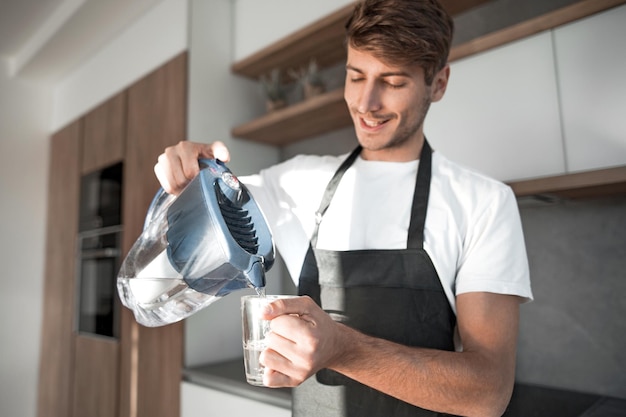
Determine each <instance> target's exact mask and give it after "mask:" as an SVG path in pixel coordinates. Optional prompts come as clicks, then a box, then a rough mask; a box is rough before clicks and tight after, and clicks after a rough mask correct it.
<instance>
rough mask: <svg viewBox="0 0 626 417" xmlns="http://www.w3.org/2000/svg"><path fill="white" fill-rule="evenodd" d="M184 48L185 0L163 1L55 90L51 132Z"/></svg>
mask: <svg viewBox="0 0 626 417" xmlns="http://www.w3.org/2000/svg"><path fill="white" fill-rule="evenodd" d="M186 49H187V1H181V0H163V1H162V2H161V3H159V4H157V5H156V6H155V7H154V8H153V9H152V10H150V11H148V13H146V14H145V15H144V16H143V17H142V18H140V19H139V20H138V21H137V22H135V24H133V26H131V27H129V28H128V29H127V30H126V31H123V32H122V33H120V34H119V36H118V37H117V38H116V39H114V40H113V41H112V42H110V43H109V44H108V45H106V46H105V47H104V48H103V49H102V50H100V51H99V52H98V53H97V54H95V55H94V56H93V57H92V58H91V59H90V60H88V61H87V62H85V63H83V65H81V66H80V67H78V68H77V69H76V70H75V71H74V72H73V73H71V74H70V75H69V76H67V77H66V78H65V79H64V80H63V81H61V82H60V83H58V84H57V85H56V86H55V92H54V105H53V106H54V107H53V119H52V131H57V130H59V129H60V128H61V127H63V126H65V125H66V124H68V123H70V122H71V121H73V120H75V119H76V118H78V117H80V116H81V115H83V114H85V113H86V112H87V111H88V110H90V109H92V108H93V107H95V106H97V105H98V104H100V103H101V102H103V101H105V100H106V99H108V98H109V97H111V96H112V95H114V94H115V93H117V92H118V91H120V90H123V89H124V88H126V87H128V86H129V85H131V84H132V83H133V82H135V81H137V80H138V79H140V78H141V77H143V76H144V75H146V74H148V73H149V72H151V71H152V70H154V69H156V68H157V67H159V66H160V65H161V64H163V63H165V62H167V61H168V60H169V59H171V58H173V57H174V56H175V55H177V54H179V53H181V52H183V51H185V50H186Z"/></svg>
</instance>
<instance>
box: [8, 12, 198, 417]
mask: <svg viewBox="0 0 626 417" xmlns="http://www.w3.org/2000/svg"><path fill="white" fill-rule="evenodd" d="M77 36H80V34H77ZM186 49H187V1H181V0H163V1H162V2H160V3H159V4H158V5H157V6H156V7H154V8H153V9H152V10H150V11H149V12H147V13H146V14H145V15H144V16H143V17H142V18H141V19H139V20H138V21H137V22H136V24H134V25H133V26H132V27H131V28H129V29H128V30H127V31H125V32H122V33H120V35H119V37H118V38H117V39H115V40H114V41H112V42H111V43H110V44H109V45H108V46H106V47H105V48H103V49H102V50H100V51H98V52H97V53H96V54H95V55H94V56H93V58H92V59H90V60H89V61H88V62H85V63H84V64H83V65H82V66H80V67H79V68H77V69H76V70H75V71H74V72H73V73H72V74H69V75H68V76H67V78H65V79H64V80H63V81H61V82H60V83H58V84H56V85H42V84H33V83H30V82H26V81H24V80H21V79H19V78H10V77H9V76H8V68H7V66H6V63H5V62H0V65H1V66H0V196H1V197H0V214H2V220H0V263H1V264H2V275H1V276H0V283H1V284H2V287H1V289H0V334H2V355H0V415H1V416H16V417H34V416H35V415H36V406H37V389H38V387H37V379H38V372H39V346H40V333H41V314H42V300H43V297H45V294H43V273H44V262H45V260H44V251H45V247H44V246H45V225H46V202H47V182H48V181H47V173H48V141H49V138H50V135H51V133H52V132H54V131H57V130H58V129H59V128H61V127H63V126H64V125H66V124H67V123H68V122H70V121H72V120H74V119H75V118H77V117H78V116H80V115H82V114H84V113H86V112H87V111H88V110H90V109H91V108H92V107H94V106H95V105H97V104H98V103H99V102H101V101H103V100H105V99H106V98H108V97H110V96H112V95H113V94H115V93H116V92H117V91H119V90H122V89H123V88H125V87H126V86H128V85H129V84H131V83H132V82H134V81H135V80H137V79H139V78H140V77H142V76H143V75H145V74H147V73H149V72H150V71H152V70H153V69H155V68H156V67H158V66H159V65H160V64H161V63H163V62H165V61H167V60H169V59H170V58H173V57H174V56H175V55H177V54H178V53H180V52H182V51H184V50H186Z"/></svg>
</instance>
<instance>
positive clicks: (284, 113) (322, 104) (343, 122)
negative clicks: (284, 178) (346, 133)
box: [232, 88, 352, 146]
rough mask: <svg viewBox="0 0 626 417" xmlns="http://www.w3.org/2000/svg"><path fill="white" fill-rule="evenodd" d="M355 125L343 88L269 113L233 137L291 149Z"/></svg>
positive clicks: (240, 128)
mask: <svg viewBox="0 0 626 417" xmlns="http://www.w3.org/2000/svg"><path fill="white" fill-rule="evenodd" d="M351 124H352V119H351V118H350V113H349V112H348V108H347V107H346V104H345V101H344V100H343V88H340V89H337V90H334V91H330V92H328V93H324V94H321V95H319V96H316V97H313V98H310V99H308V100H306V101H302V102H300V103H297V104H294V105H292V106H289V107H286V108H283V109H280V110H275V111H273V112H270V113H267V114H265V115H264V116H261V117H259V118H258V119H255V120H252V121H250V122H248V123H245V124H243V125H240V126H237V127H235V128H234V129H233V130H232V135H233V136H234V137H239V138H246V139H249V140H252V141H256V142H263V143H267V144H270V145H278V146H283V145H288V144H290V143H293V142H296V141H299V140H302V139H306V138H308V137H311V136H316V135H321V134H323V133H328V132H331V131H334V130H337V129H341V128H344V127H348V126H350V125H351Z"/></svg>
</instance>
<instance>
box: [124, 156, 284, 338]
mask: <svg viewBox="0 0 626 417" xmlns="http://www.w3.org/2000/svg"><path fill="white" fill-rule="evenodd" d="M200 167H201V170H200V173H199V174H198V175H197V176H196V178H194V179H193V180H192V181H191V182H190V183H189V185H187V187H185V189H184V190H183V191H182V192H181V193H180V194H179V195H178V196H173V195H169V194H167V193H165V192H164V191H163V190H162V189H161V190H159V192H157V194H156V195H155V197H154V199H153V201H152V204H151V206H150V208H149V209H148V213H147V215H146V220H145V223H144V230H143V232H142V234H141V236H139V238H138V239H137V241H136V242H135V244H134V245H133V247H132V248H131V250H130V251H129V253H128V255H127V257H126V259H125V260H124V262H123V263H122V266H121V268H120V271H119V274H118V278H117V287H118V293H119V296H120V299H121V300H122V303H123V304H124V305H125V306H126V307H128V308H129V309H131V310H132V311H133V313H134V315H135V319H136V320H137V322H139V323H140V324H142V325H144V326H149V327H155V326H162V325H166V324H170V323H174V322H177V321H179V320H182V319H184V318H186V317H189V316H190V315H192V314H194V313H195V312H197V311H199V310H201V309H203V308H205V307H206V306H208V305H209V304H211V303H213V302H214V301H216V300H218V299H219V298H221V297H223V296H225V295H227V294H229V293H230V292H232V291H235V290H238V289H242V288H256V289H258V290H260V289H262V288H264V287H265V272H266V271H268V270H269V269H270V268H271V267H272V264H273V263H274V242H273V239H272V236H271V233H270V230H269V227H268V226H267V222H266V221H265V218H264V216H263V214H262V212H261V210H260V209H259V207H258V206H257V204H256V202H255V201H254V199H253V198H252V195H251V194H250V192H249V191H248V189H247V188H246V187H245V185H243V184H241V183H240V182H239V180H238V179H237V177H235V176H234V175H233V174H232V173H231V171H230V170H229V169H228V168H227V167H226V166H225V165H224V163H223V162H221V161H219V160H215V159H214V160H206V159H203V160H200Z"/></svg>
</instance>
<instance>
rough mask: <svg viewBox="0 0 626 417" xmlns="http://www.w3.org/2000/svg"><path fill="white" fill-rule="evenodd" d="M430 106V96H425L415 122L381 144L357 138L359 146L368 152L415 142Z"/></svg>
mask: <svg viewBox="0 0 626 417" xmlns="http://www.w3.org/2000/svg"><path fill="white" fill-rule="evenodd" d="M430 104H431V100H430V95H429V94H426V95H425V96H424V98H423V100H422V103H421V105H420V110H419V113H420V114H419V116H418V117H417V118H416V120H415V122H413V123H411V124H410V125H406V126H403V127H401V128H400V129H399V130H397V131H396V132H394V134H393V135H392V136H391V138H389V140H387V141H386V142H383V143H377V142H376V141H368V140H366V139H365V138H363V139H361V138H359V142H360V144H361V146H362V147H363V148H365V149H367V150H369V151H382V150H391V149H395V148H401V147H403V146H404V145H406V144H407V143H408V142H410V141H411V140H415V139H416V136H417V135H418V134H419V132H420V131H421V129H422V127H423V126H424V120H425V119H426V114H427V113H428V109H429V108H430Z"/></svg>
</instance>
